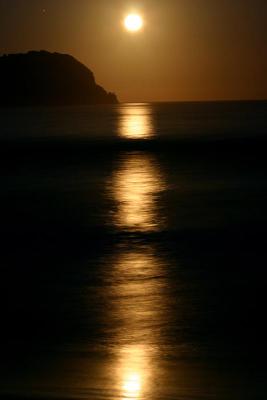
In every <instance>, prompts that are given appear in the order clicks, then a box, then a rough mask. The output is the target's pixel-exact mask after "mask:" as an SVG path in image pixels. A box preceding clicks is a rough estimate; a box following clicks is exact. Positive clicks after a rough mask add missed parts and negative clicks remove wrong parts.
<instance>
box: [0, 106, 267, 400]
mask: <svg viewBox="0 0 267 400" xmlns="http://www.w3.org/2000/svg"><path fill="white" fill-rule="evenodd" d="M266 144H267V102H214V103H138V104H133V103H132V104H118V105H101V106H79V107H78V106H77V107H63V108H23V109H19V108H17V109H1V110H0V154H1V157H0V160H1V161H0V162H1V186H0V195H1V211H0V217H1V245H2V246H1V253H0V254H1V256H0V261H1V333H2V340H1V345H0V346H1V353H0V354H1V357H0V360H1V361H0V369H1V374H0V397H1V398H3V399H13V400H19V399H25V400H26V399H37V400H38V399H47V400H49V399H53V400H61V399H62V400H63V399H75V400H76V399H88V400H109V399H110V400H118V399H121V400H126V399H128V400H204V399H205V400H208V399H210V400H265V399H266V397H267V368H266V355H267V354H266V353H267V352H266V350H267V330H266V327H265V315H266V284H267V274H266V272H265V271H266V265H267V263H266V224H267V212H266V204H267V179H266V172H267V161H266Z"/></svg>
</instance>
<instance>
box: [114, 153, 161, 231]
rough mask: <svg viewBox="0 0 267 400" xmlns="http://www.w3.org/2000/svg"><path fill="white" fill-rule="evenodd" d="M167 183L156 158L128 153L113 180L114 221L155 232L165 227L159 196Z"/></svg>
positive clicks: (136, 228) (127, 226)
mask: <svg viewBox="0 0 267 400" xmlns="http://www.w3.org/2000/svg"><path fill="white" fill-rule="evenodd" d="M164 189H165V183H164V180H163V177H162V174H161V171H160V170H159V169H158V167H157V164H156V161H155V159H154V158H153V157H150V156H148V155H147V154H142V153H132V154H128V155H127V156H126V157H125V158H123V159H122V160H121V163H120V164H119V166H118V169H117V170H116V171H115V173H114V176H113V179H112V181H111V185H110V190H111V196H112V197H113V199H114V200H115V202H116V205H117V207H116V212H115V213H114V214H113V223H114V225H115V226H116V227H118V228H123V229H127V230H139V231H143V232H145V231H155V230H159V229H160V228H162V223H163V221H162V219H161V218H160V215H159V212H158V202H157V200H158V199H157V197H158V195H159V193H160V192H162V191H163V190H164Z"/></svg>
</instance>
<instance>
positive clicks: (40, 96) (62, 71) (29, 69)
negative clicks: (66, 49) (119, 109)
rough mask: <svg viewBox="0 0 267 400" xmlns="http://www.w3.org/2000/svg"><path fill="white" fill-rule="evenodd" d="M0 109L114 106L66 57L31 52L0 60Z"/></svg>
mask: <svg viewBox="0 0 267 400" xmlns="http://www.w3.org/2000/svg"><path fill="white" fill-rule="evenodd" d="M0 81H1V92H0V106H2V107H9V106H61V105H82V104H84V105H85V104H113V103H114V104H115V103H118V99H117V97H116V95H115V94H114V93H109V92H107V91H106V90H105V89H103V88H102V87H101V86H99V85H97V84H96V82H95V78H94V74H93V73H92V71H91V70H90V69H88V68H87V67H86V66H85V65H83V64H82V63H80V62H79V61H77V60H76V59H75V58H74V57H72V56H70V55H67V54H59V53H49V52H47V51H30V52H28V53H25V54H10V55H3V56H1V57H0Z"/></svg>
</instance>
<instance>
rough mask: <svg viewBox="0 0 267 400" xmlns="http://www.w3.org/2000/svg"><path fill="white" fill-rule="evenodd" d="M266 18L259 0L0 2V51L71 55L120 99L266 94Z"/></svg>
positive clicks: (266, 6) (259, 96)
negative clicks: (135, 21)
mask: <svg viewBox="0 0 267 400" xmlns="http://www.w3.org/2000/svg"><path fill="white" fill-rule="evenodd" d="M132 11H135V12H138V13H140V14H142V16H143V18H144V21H145V26H144V29H143V31H142V32H140V33H137V34H131V33H128V32H126V31H125V30H124V28H123V24H122V20H123V18H124V17H125V15H126V14H127V13H129V12H132ZM266 19H267V1H266V0H234V1H233V0H225V1H221V0H202V1H199V0H138V1H131V0H129V1H128V0H98V1H95V0H27V1H22V0H12V1H10V0H0V53H1V54H3V53H13V52H25V51H28V50H32V49H35V50H40V49H45V50H48V51H52V52H54V51H57V52H60V53H68V54H72V55H73V56H74V57H76V58H77V59H79V60H80V61H81V62H83V63H84V64H85V65H87V66H88V67H89V68H90V69H92V71H93V72H94V74H95V76H96V80H97V82H98V83H99V84H100V85H103V86H104V87H105V88H106V89H107V90H108V91H114V92H116V93H117V94H118V97H119V99H120V100H121V101H137V102H138V101H176V100H178V101H183V100H222V99H266V98H267V74H266V71H267V51H266V43H267V24H266Z"/></svg>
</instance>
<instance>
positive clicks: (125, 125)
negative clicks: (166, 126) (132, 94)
mask: <svg viewBox="0 0 267 400" xmlns="http://www.w3.org/2000/svg"><path fill="white" fill-rule="evenodd" d="M119 115H120V118H119V135H120V136H121V137H122V138H124V139H149V138H152V137H153V136H154V133H153V118H152V109H151V107H150V106H149V105H148V104H126V105H123V106H122V107H120V109H119Z"/></svg>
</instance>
